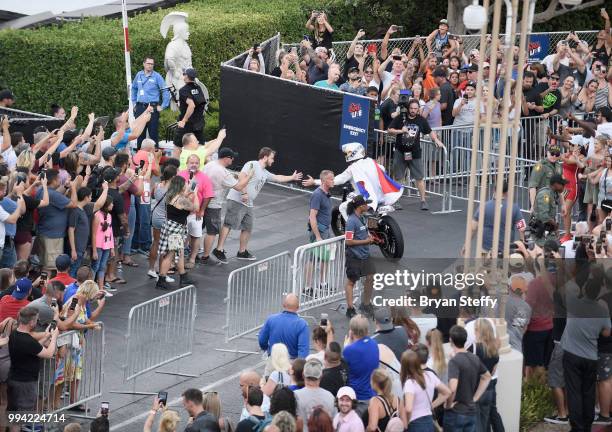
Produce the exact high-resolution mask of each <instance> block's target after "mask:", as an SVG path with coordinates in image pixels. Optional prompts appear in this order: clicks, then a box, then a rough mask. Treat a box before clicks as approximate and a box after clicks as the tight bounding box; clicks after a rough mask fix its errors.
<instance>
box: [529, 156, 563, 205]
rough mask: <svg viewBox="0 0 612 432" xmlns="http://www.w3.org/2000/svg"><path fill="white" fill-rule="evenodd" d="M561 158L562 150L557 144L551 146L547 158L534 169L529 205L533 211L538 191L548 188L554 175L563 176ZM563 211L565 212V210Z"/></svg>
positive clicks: (530, 183) (531, 178)
mask: <svg viewBox="0 0 612 432" xmlns="http://www.w3.org/2000/svg"><path fill="white" fill-rule="evenodd" d="M560 156H561V148H560V147H559V146H558V145H556V144H551V145H549V146H548V150H547V152H546V157H545V158H544V159H542V160H541V161H539V162H538V163H537V164H535V166H534V167H533V171H532V172H531V176H530V177H529V203H530V204H531V208H532V209H533V203H534V201H535V198H536V193H537V192H538V190H540V189H541V188H543V187H545V186H548V185H549V183H550V178H551V177H552V176H553V175H554V174H559V175H563V168H562V164H561V161H560V160H559V157H560ZM561 211H562V212H564V211H565V210H564V208H562V210H561Z"/></svg>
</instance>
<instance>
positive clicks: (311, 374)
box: [304, 359, 323, 380]
mask: <svg viewBox="0 0 612 432" xmlns="http://www.w3.org/2000/svg"><path fill="white" fill-rule="evenodd" d="M321 375H323V364H322V363H321V362H320V361H319V360H317V359H310V360H308V361H307V362H306V364H305V365H304V378H311V379H315V380H318V379H319V378H321Z"/></svg>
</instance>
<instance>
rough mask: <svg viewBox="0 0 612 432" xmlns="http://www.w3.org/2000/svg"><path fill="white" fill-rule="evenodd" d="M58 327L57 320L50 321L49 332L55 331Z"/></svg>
mask: <svg viewBox="0 0 612 432" xmlns="http://www.w3.org/2000/svg"><path fill="white" fill-rule="evenodd" d="M56 328H57V321H55V320H53V321H51V322H50V323H49V333H51V332H53V330H55V329H56Z"/></svg>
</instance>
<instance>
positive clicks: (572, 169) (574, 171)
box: [562, 161, 578, 185]
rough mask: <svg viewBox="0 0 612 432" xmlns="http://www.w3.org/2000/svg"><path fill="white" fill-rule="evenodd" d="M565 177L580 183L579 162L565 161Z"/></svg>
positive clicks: (574, 182)
mask: <svg viewBox="0 0 612 432" xmlns="http://www.w3.org/2000/svg"><path fill="white" fill-rule="evenodd" d="M562 167H563V178H564V179H565V180H567V181H569V182H570V184H572V185H575V184H576V183H578V164H570V163H566V162H565V161H563V164H562Z"/></svg>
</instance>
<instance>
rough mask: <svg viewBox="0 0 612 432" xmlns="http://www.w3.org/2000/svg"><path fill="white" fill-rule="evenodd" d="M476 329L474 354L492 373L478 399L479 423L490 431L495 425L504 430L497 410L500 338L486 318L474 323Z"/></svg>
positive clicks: (494, 429) (483, 428) (482, 428)
mask: <svg viewBox="0 0 612 432" xmlns="http://www.w3.org/2000/svg"><path fill="white" fill-rule="evenodd" d="M474 330H475V331H476V344H475V345H474V350H475V352H474V354H476V355H477V356H478V358H479V359H480V361H481V362H482V364H484V365H485V367H486V368H487V370H488V371H489V372H490V373H491V376H492V378H491V382H489V386H488V387H487V389H486V390H485V392H484V393H483V394H482V396H481V397H480V399H479V400H478V413H479V415H478V423H479V425H480V429H478V430H483V431H488V430H489V427H490V426H492V427H493V431H500V430H502V431H503V430H504V428H503V423H502V420H501V417H500V415H499V413H498V412H497V393H496V391H495V385H496V384H497V374H496V370H497V364H498V363H499V339H498V338H497V337H496V336H495V331H494V330H493V325H492V324H491V322H490V321H489V320H488V319H486V318H478V319H477V320H476V323H475V325H474Z"/></svg>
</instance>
